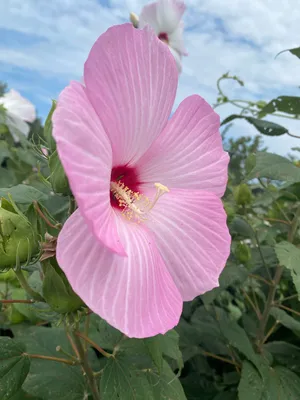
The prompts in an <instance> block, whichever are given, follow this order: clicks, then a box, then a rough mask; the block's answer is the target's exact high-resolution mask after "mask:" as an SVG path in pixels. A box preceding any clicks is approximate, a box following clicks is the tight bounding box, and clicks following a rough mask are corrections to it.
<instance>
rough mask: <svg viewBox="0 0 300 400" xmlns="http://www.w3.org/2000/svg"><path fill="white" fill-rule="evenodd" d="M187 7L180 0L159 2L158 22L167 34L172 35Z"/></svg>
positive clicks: (159, 0) (160, 0)
mask: <svg viewBox="0 0 300 400" xmlns="http://www.w3.org/2000/svg"><path fill="white" fill-rule="evenodd" d="M184 11H185V5H184V2H183V1H180V0H158V2H157V21H158V25H159V27H160V29H161V30H162V31H163V32H166V33H169V34H170V33H172V32H173V31H174V30H175V29H176V28H177V26H178V25H179V22H180V20H181V18H182V16H183V13H184Z"/></svg>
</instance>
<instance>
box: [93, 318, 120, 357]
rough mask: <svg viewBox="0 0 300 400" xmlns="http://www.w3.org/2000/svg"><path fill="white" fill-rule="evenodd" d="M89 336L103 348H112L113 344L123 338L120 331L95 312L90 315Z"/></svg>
mask: <svg viewBox="0 0 300 400" xmlns="http://www.w3.org/2000/svg"><path fill="white" fill-rule="evenodd" d="M89 337H90V338H91V339H92V340H93V341H94V342H95V343H97V344H98V345H99V346H100V347H101V348H103V349H105V350H114V348H115V346H116V345H117V344H118V343H119V342H120V341H121V340H122V339H124V335H123V334H122V332H120V331H118V330H117V329H116V328H114V327H112V326H111V325H109V324H108V323H107V322H106V321H105V320H104V319H101V318H100V317H99V316H98V315H96V314H92V315H90V333H89ZM126 341H127V339H126Z"/></svg>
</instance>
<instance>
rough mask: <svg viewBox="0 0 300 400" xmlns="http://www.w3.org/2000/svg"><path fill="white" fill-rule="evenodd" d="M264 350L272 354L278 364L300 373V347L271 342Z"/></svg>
mask: <svg viewBox="0 0 300 400" xmlns="http://www.w3.org/2000/svg"><path fill="white" fill-rule="evenodd" d="M264 349H265V350H267V351H268V352H269V353H271V354H272V356H273V359H274V361H275V362H276V363H277V364H280V365H284V366H285V367H288V368H289V369H290V370H293V371H294V372H298V373H299V372H300V347H298V346H295V345H293V344H291V343H286V342H270V343H266V344H265V345H264Z"/></svg>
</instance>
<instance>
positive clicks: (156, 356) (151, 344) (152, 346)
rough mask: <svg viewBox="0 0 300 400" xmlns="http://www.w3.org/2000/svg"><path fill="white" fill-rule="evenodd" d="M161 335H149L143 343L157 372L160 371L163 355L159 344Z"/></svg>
mask: <svg viewBox="0 0 300 400" xmlns="http://www.w3.org/2000/svg"><path fill="white" fill-rule="evenodd" d="M160 336H161V335H158V336H154V337H150V338H146V339H144V343H145V346H146V348H147V349H148V351H149V354H150V357H151V358H152V361H153V362H154V364H155V366H156V367H157V369H158V372H159V373H161V369H162V364H163V355H162V346H161V338H160Z"/></svg>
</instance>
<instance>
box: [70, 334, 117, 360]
mask: <svg viewBox="0 0 300 400" xmlns="http://www.w3.org/2000/svg"><path fill="white" fill-rule="evenodd" d="M75 335H76V336H79V337H81V338H82V339H83V340H84V341H86V342H87V343H89V344H90V345H91V346H92V347H94V348H95V349H96V350H98V351H99V353H101V354H102V355H103V356H104V357H106V358H109V357H112V354H110V353H107V352H106V351H105V350H103V349H102V348H101V347H100V346H98V345H97V343H95V342H93V341H92V340H91V339H90V338H89V337H87V336H85V335H84V334H83V333H81V332H75Z"/></svg>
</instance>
